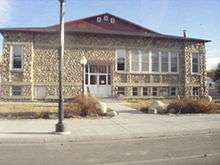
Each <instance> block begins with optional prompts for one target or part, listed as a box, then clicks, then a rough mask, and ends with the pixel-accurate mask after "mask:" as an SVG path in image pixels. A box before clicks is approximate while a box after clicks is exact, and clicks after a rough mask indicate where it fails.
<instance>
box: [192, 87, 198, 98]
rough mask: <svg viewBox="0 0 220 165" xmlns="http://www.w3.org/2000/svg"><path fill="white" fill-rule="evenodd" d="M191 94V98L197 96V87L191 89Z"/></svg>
mask: <svg viewBox="0 0 220 165" xmlns="http://www.w3.org/2000/svg"><path fill="white" fill-rule="evenodd" d="M192 94H193V96H198V95H199V87H193V89H192Z"/></svg>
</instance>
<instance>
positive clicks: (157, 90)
mask: <svg viewBox="0 0 220 165" xmlns="http://www.w3.org/2000/svg"><path fill="white" fill-rule="evenodd" d="M153 89H156V92H157V94H156V95H153V92H154V90H153ZM151 96H153V97H158V96H159V87H152V89H151Z"/></svg>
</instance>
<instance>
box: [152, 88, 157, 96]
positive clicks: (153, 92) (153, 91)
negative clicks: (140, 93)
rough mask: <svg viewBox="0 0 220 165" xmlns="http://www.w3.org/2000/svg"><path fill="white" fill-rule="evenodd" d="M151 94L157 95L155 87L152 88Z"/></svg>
mask: <svg viewBox="0 0 220 165" xmlns="http://www.w3.org/2000/svg"><path fill="white" fill-rule="evenodd" d="M152 95H153V96H158V88H156V87H153V88H152Z"/></svg>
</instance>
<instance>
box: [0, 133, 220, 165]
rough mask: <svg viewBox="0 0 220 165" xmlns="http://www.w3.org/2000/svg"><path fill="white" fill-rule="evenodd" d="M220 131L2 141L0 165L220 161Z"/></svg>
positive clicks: (118, 164) (95, 164)
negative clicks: (111, 138) (94, 139)
mask: <svg viewBox="0 0 220 165" xmlns="http://www.w3.org/2000/svg"><path fill="white" fill-rule="evenodd" d="M219 139H220V134H219V133H206V134H197V135H195V134H194V135H185V136H169V137H151V138H150V137H149V138H133V139H121V140H99V141H87V142H82V141H81V142H76V141H66V142H57V143H56V142H51V143H49V142H47V143H42V142H41V143H36V142H35V143H20V144H19V143H13V144H12V143H1V144H0V165H50V164H51V165H70V164H71V165H81V164H85V165H99V164H100V165H101V164H102V165H103V164H106V165H127V164H128V165H139V164H155V165H159V164H167V165H168V164H169V165H172V164H182V165H186V164H187V165H191V164H193V165H196V164H198V165H202V164H204V165H208V164H210V165H219V164H220V140H219Z"/></svg>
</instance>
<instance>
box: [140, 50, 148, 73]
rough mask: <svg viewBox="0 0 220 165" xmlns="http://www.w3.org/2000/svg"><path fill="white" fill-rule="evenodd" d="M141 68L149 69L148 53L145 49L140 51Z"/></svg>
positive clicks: (143, 69)
mask: <svg viewBox="0 0 220 165" xmlns="http://www.w3.org/2000/svg"><path fill="white" fill-rule="evenodd" d="M141 60H142V61H141V63H142V64H141V66H142V68H141V70H142V71H149V53H148V52H147V51H142V59H141Z"/></svg>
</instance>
